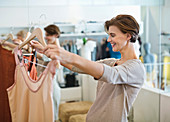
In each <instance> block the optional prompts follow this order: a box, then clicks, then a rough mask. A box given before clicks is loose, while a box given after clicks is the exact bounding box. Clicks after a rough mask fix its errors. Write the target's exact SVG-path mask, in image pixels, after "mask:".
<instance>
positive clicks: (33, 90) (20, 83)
mask: <svg viewBox="0 0 170 122" xmlns="http://www.w3.org/2000/svg"><path fill="white" fill-rule="evenodd" d="M18 54H19V55H21V51H20V50H18V48H15V50H14V55H15V61H16V69H15V82H14V84H13V85H12V86H11V87H9V88H8V89H7V92H8V98H9V105H10V110H11V116H12V121H13V122H53V121H54V112H53V109H54V107H53V78H54V76H55V72H56V65H55V64H56V62H55V61H50V62H49V63H48V65H47V68H46V69H45V70H44V71H43V73H42V74H41V75H40V76H39V77H38V79H37V80H36V81H35V80H32V79H31V78H30V76H29V75H28V74H27V71H26V69H25V66H24V64H23V62H20V61H19V59H18Z"/></svg>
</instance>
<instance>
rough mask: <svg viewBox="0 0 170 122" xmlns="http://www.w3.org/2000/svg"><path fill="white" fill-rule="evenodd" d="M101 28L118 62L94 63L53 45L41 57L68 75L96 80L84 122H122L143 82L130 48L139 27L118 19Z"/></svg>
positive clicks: (129, 18) (124, 17)
mask: <svg viewBox="0 0 170 122" xmlns="http://www.w3.org/2000/svg"><path fill="white" fill-rule="evenodd" d="M105 28H106V31H107V32H108V34H109V38H108V41H109V42H110V43H111V44H112V47H113V50H115V51H120V53H121V59H120V60H117V59H114V58H110V59H104V60H100V61H97V62H94V61H90V60H87V59H84V58H82V57H80V56H78V55H76V54H73V53H70V52H68V51H66V50H64V49H63V48H61V47H59V46H57V45H48V46H47V47H46V48H45V49H44V54H45V55H47V56H48V57H50V58H51V59H53V60H59V61H60V63H61V64H62V65H63V66H65V67H67V68H69V69H70V70H72V71H75V72H79V73H86V74H89V75H91V76H93V77H94V78H95V79H98V86H97V96H96V100H95V101H94V103H93V105H92V107H91V108H90V110H89V111H88V114H87V118H86V121H87V122H126V121H127V115H128V113H129V110H130V108H131V107H132V104H133V102H134V101H135V99H136V97H137V94H138V92H139V91H140V89H141V87H142V85H143V82H144V80H145V70H144V66H143V64H142V63H141V61H140V60H139V59H138V58H137V56H136V54H135V49H134V45H133V43H134V42H135V41H136V38H137V36H138V32H139V25H138V23H137V22H136V20H135V19H134V18H133V17H132V16H130V15H118V16H117V17H115V18H113V19H111V20H109V21H106V23H105Z"/></svg>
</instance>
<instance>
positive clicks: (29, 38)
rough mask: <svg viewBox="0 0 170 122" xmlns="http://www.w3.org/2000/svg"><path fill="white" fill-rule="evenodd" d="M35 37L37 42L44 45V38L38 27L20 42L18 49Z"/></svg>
mask: <svg viewBox="0 0 170 122" xmlns="http://www.w3.org/2000/svg"><path fill="white" fill-rule="evenodd" d="M35 37H37V38H38V40H39V42H40V43H41V44H42V45H43V46H44V47H45V46H46V45H47V44H46V42H45V40H44V37H43V32H42V30H41V29H40V28H36V29H35V30H34V31H33V32H32V33H31V35H30V36H29V37H28V38H27V39H26V40H25V41H24V42H23V43H21V44H20V45H19V46H18V49H21V48H22V47H23V46H25V45H26V44H28V43H29V42H30V41H31V40H33V39H34V38H35Z"/></svg>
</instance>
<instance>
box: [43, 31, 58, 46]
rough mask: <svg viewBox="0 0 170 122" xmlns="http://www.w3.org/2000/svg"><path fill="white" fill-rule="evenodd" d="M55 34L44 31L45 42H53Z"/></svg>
mask: <svg viewBox="0 0 170 122" xmlns="http://www.w3.org/2000/svg"><path fill="white" fill-rule="evenodd" d="M56 38H57V37H56V35H50V34H48V33H47V32H45V39H46V40H47V44H53V43H54V42H55V40H56Z"/></svg>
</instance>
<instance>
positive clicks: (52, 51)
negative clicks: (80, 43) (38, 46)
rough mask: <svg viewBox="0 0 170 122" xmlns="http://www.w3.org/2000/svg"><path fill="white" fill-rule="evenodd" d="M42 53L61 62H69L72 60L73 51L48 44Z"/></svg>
mask: <svg viewBox="0 0 170 122" xmlns="http://www.w3.org/2000/svg"><path fill="white" fill-rule="evenodd" d="M43 52H44V54H45V55H46V56H47V57H49V58H51V59H52V60H59V61H60V62H61V63H67V64H70V63H71V61H72V59H73V58H72V56H73V55H74V54H73V53H70V52H68V51H66V50H64V49H63V48H62V47H60V46H57V45H52V44H49V45H47V46H46V47H45V49H44V51H43Z"/></svg>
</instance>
